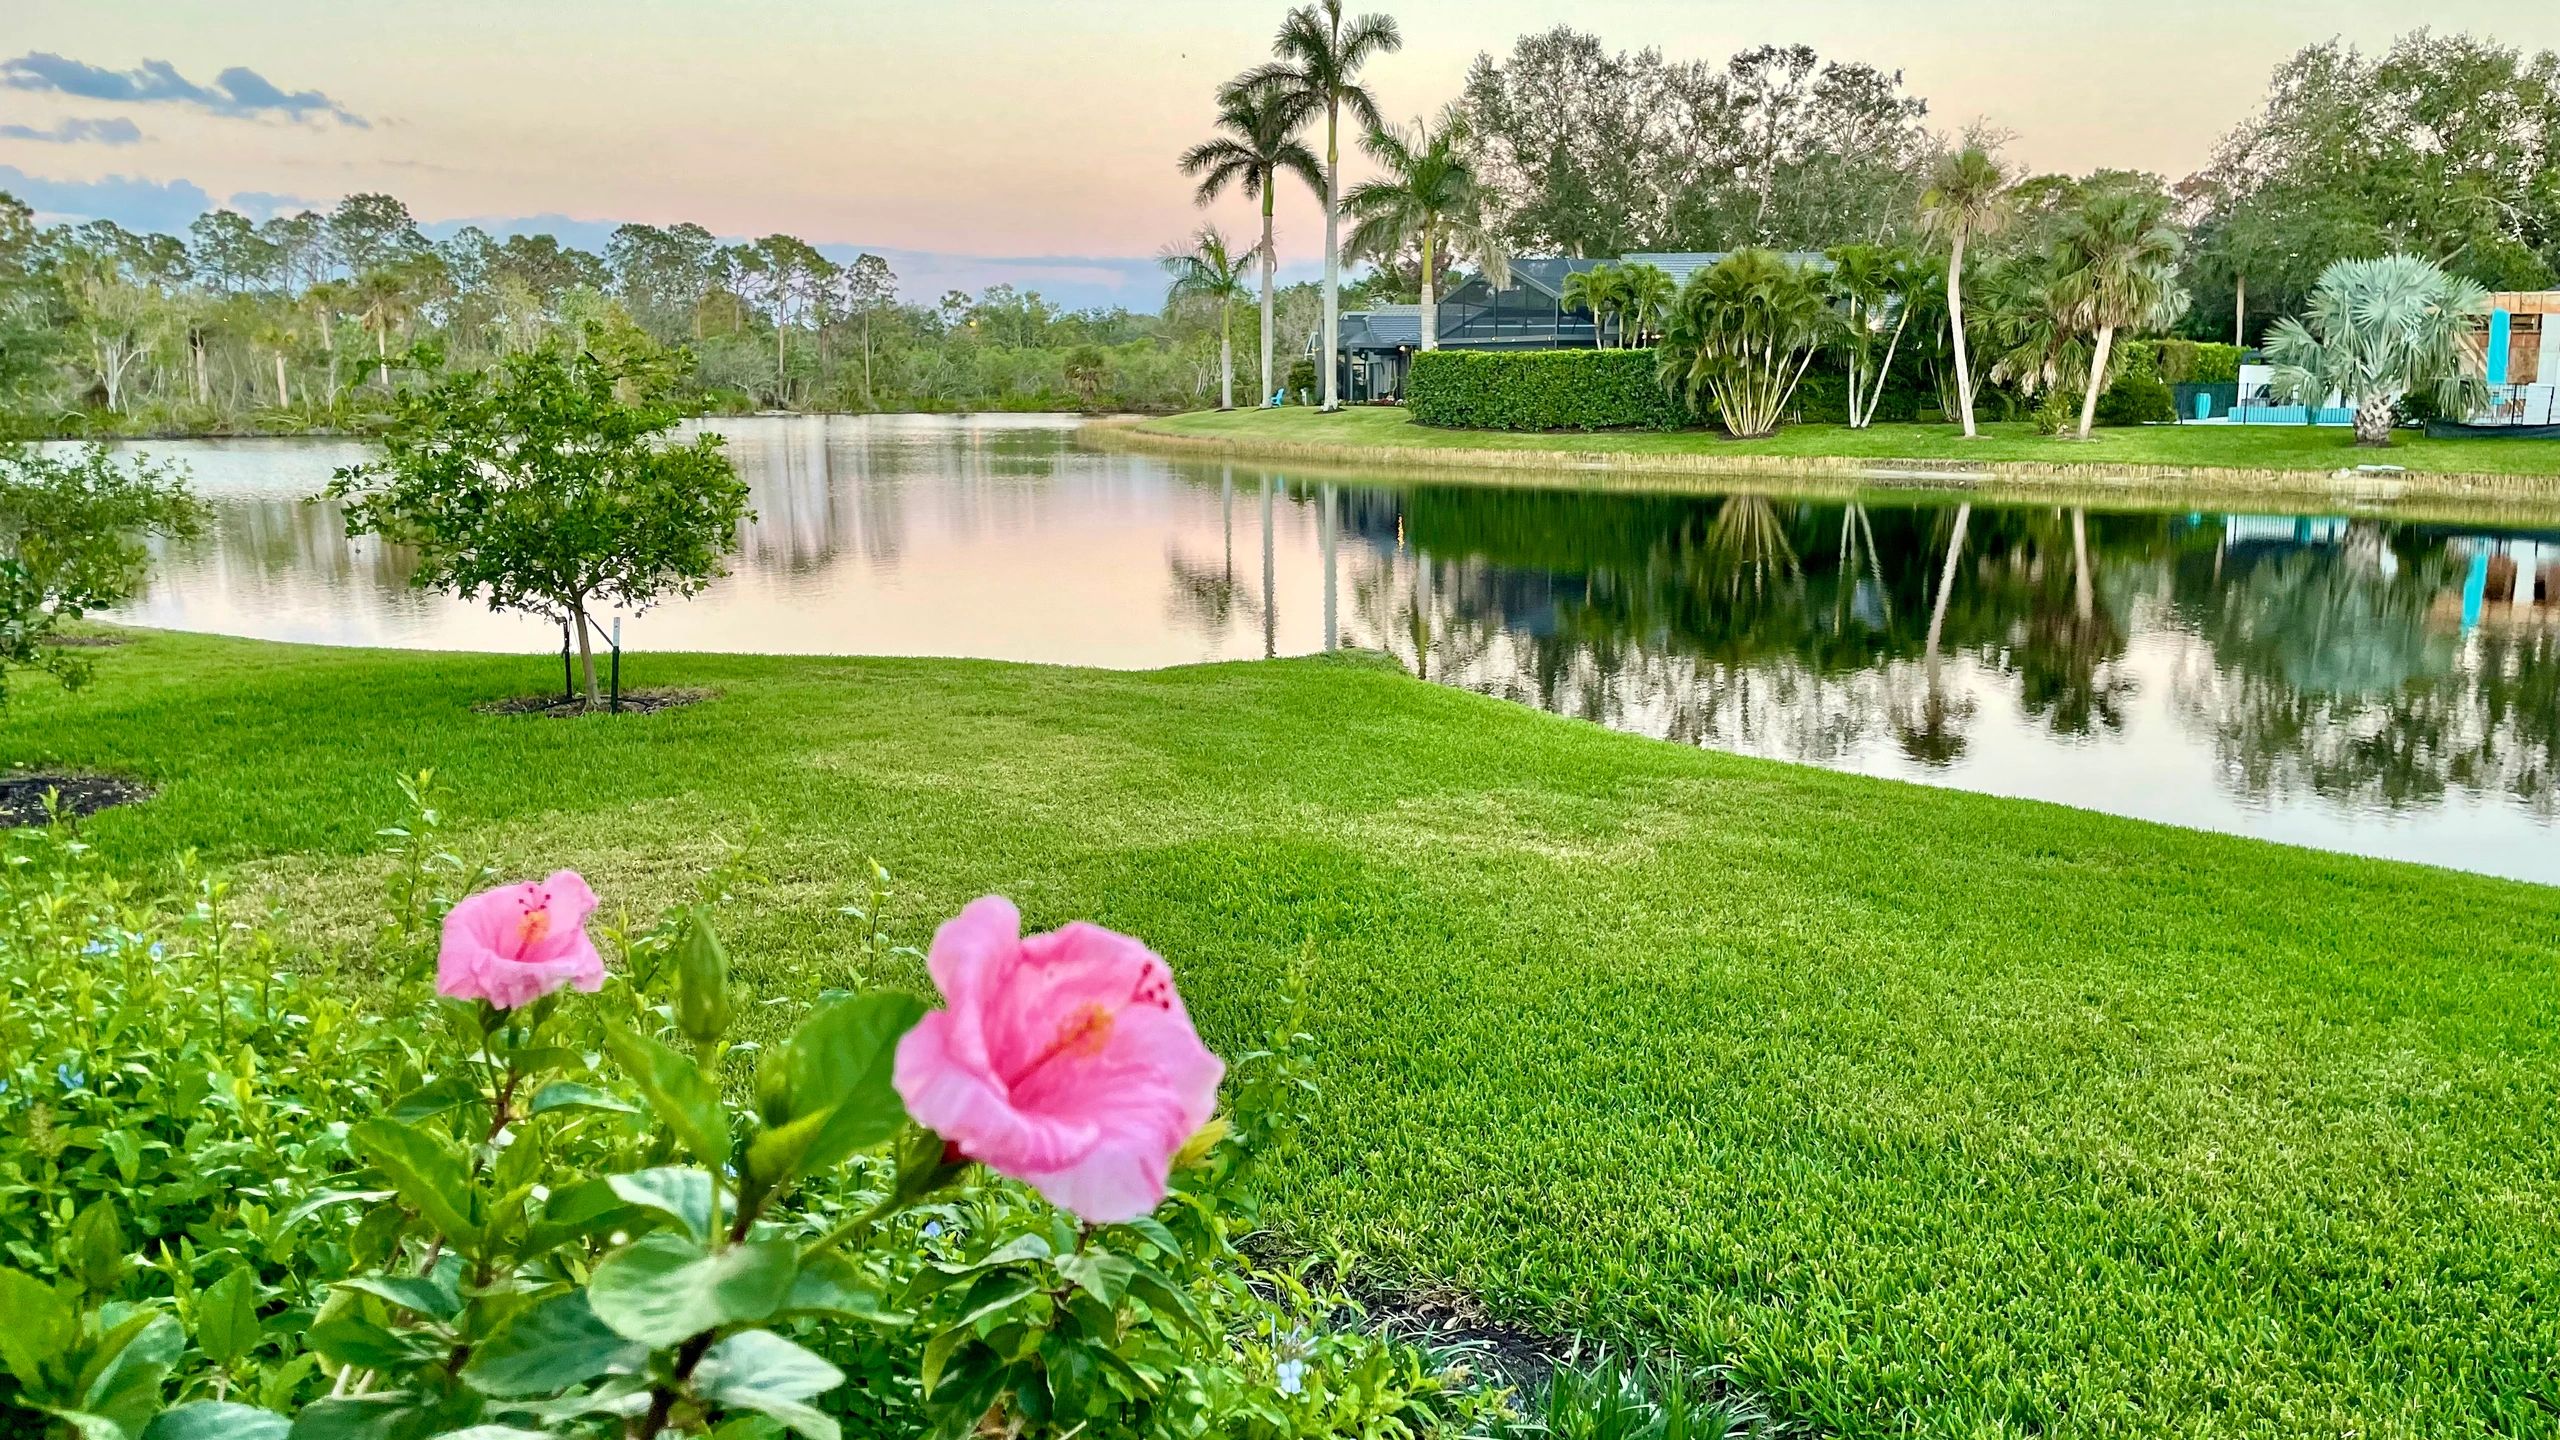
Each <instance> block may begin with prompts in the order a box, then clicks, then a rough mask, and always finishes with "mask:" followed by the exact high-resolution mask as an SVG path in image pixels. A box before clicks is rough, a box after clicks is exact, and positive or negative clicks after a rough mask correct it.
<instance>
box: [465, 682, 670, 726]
mask: <svg viewBox="0 0 2560 1440" xmlns="http://www.w3.org/2000/svg"><path fill="white" fill-rule="evenodd" d="M718 693H719V692H718V691H716V690H698V689H693V688H690V687H686V686H668V687H664V688H661V689H656V690H625V691H623V692H622V708H621V711H620V713H622V714H624V715H654V714H656V713H657V712H659V711H661V710H674V709H678V708H681V707H683V706H686V705H694V704H699V703H700V702H702V701H705V700H708V699H710V698H711V697H712V696H714V695H716V694H718ZM610 704H611V702H610V701H609V700H605V701H598V702H597V703H596V704H595V705H594V706H593V707H590V706H589V705H588V704H587V702H586V701H585V700H584V699H564V698H562V697H560V696H558V695H517V696H513V697H511V698H509V699H505V700H491V701H488V702H487V703H485V704H480V705H474V706H472V707H471V708H472V709H474V710H477V711H479V712H480V713H481V714H483V715H549V716H552V717H554V718H558V719H566V718H568V717H570V716H575V715H602V714H606V713H608V708H609V706H610Z"/></svg>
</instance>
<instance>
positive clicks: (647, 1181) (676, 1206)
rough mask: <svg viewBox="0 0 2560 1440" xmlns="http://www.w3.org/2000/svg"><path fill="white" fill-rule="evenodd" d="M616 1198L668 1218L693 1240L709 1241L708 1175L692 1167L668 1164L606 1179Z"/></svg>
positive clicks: (709, 1191) (709, 1205) (709, 1194)
mask: <svg viewBox="0 0 2560 1440" xmlns="http://www.w3.org/2000/svg"><path fill="white" fill-rule="evenodd" d="M605 1184H607V1185H609V1186H611V1187H612V1188H613V1193H614V1195H615V1197H616V1198H618V1199H620V1200H621V1201H623V1202H624V1203H625V1204H629V1205H637V1206H639V1207H640V1208H641V1209H643V1210H651V1211H655V1212H656V1213H658V1214H660V1215H664V1216H667V1217H668V1218H670V1219H672V1220H674V1221H675V1222H676V1223H677V1224H679V1225H682V1226H683V1227H684V1228H685V1233H686V1234H688V1235H691V1236H692V1237H693V1238H694V1239H695V1240H697V1241H701V1242H704V1243H708V1242H709V1241H710V1239H711V1172H710V1171H708V1170H697V1169H694V1168H693V1167H691V1166H679V1165H669V1166H664V1167H662V1168H660V1169H656V1170H643V1171H640V1172H639V1173H637V1174H634V1175H613V1176H608V1177H606V1179H605Z"/></svg>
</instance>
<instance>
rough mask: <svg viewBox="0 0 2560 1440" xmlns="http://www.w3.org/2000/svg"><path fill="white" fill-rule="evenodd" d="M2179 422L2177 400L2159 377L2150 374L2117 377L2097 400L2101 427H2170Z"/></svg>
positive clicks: (2139, 373) (2127, 374) (2133, 373)
mask: <svg viewBox="0 0 2560 1440" xmlns="http://www.w3.org/2000/svg"><path fill="white" fill-rule="evenodd" d="M2177 419H2178V402H2177V398H2176V397H2175V396H2174V395H2172V394H2171V393H2170V391H2169V387H2168V385H2167V384H2166V383H2164V382H2163V381H2162V380H2161V379H2160V377H2159V376H2157V375H2153V374H2150V373H2148V372H2129V373H2125V374H2121V375H2118V376H2117V377H2116V381H2115V383H2114V384H2112V385H2109V386H2108V387H2107V390H2106V393H2105V394H2103V395H2100V396H2099V397H2098V412H2097V423H2099V424H2101V425H2167V424H2173V423H2175V422H2176V421H2177Z"/></svg>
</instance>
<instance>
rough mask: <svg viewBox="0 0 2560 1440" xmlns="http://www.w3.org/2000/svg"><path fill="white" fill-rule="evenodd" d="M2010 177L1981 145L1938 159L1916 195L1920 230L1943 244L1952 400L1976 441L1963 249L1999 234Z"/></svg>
mask: <svg viewBox="0 0 2560 1440" xmlns="http://www.w3.org/2000/svg"><path fill="white" fill-rule="evenodd" d="M2008 202H2009V174H2008V172H2007V171H2006V170H2004V169H2002V168H2001V166H2000V162H1999V161H1998V160H1995V159H1993V158H1992V156H1991V152H1990V151H1988V150H1985V149H1984V148H1983V147H1981V146H1979V145H1967V146H1965V147H1964V148H1963V149H1961V150H1957V151H1953V152H1951V153H1949V154H1946V155H1942V156H1940V157H1939V159H1938V164H1937V168H1936V170H1935V171H1934V172H1933V173H1932V174H1931V175H1930V177H1929V185H1928V188H1927V189H1925V190H1923V191H1921V192H1920V225H1921V228H1922V229H1924V230H1926V231H1928V232H1929V233H1930V234H1931V235H1934V236H1937V237H1938V238H1940V239H1942V240H1944V241H1946V242H1947V338H1948V341H1949V343H1951V344H1952V345H1954V346H1955V352H1956V400H1957V403H1958V404H1959V405H1960V406H1962V407H1963V411H1964V433H1965V437H1966V438H1967V439H1971V438H1972V437H1973V435H1974V427H1973V366H1972V361H1971V359H1970V357H1969V356H1968V355H1967V353H1966V350H1965V336H1964V248H1965V245H1966V243H1967V242H1969V241H1972V240H1975V239H1978V238H1980V237H1982V236H1985V235H1990V234H1993V233H1995V232H1997V231H1998V230H1999V229H2000V227H2001V226H2002V225H2003V224H2005V223H2006V222H2007V220H2008V217H2009V203H2008Z"/></svg>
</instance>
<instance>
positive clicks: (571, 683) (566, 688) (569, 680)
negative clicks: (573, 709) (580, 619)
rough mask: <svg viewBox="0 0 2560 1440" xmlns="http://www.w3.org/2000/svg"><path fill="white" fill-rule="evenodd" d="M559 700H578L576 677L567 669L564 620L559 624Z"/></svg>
mask: <svg viewBox="0 0 2560 1440" xmlns="http://www.w3.org/2000/svg"><path fill="white" fill-rule="evenodd" d="M560 698H561V699H562V700H575V699H577V698H578V677H577V674H576V673H575V672H574V671H572V670H571V669H570V668H569V622H568V621H566V620H563V621H561V622H560Z"/></svg>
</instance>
